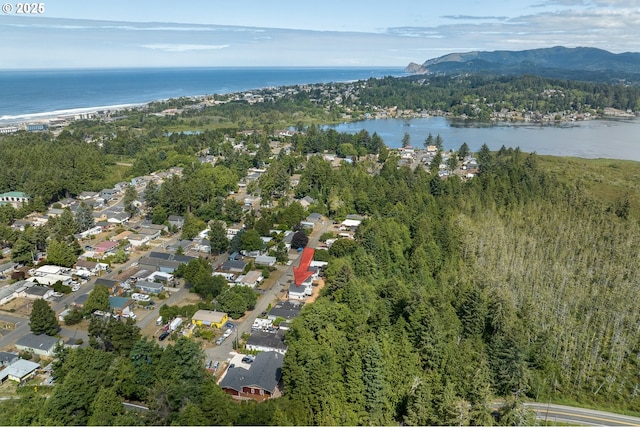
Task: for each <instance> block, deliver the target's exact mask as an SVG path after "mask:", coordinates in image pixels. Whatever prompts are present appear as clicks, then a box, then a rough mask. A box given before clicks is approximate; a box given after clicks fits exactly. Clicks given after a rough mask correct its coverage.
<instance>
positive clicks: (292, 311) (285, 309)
mask: <svg viewBox="0 0 640 427" xmlns="http://www.w3.org/2000/svg"><path fill="white" fill-rule="evenodd" d="M303 306H304V303H303V302H300V301H283V302H279V303H278V304H276V305H275V306H274V307H272V308H271V310H269V313H268V314H267V318H268V319H270V320H276V319H277V318H282V319H287V320H291V319H294V318H296V317H298V315H299V314H300V311H301V310H302V307H303Z"/></svg>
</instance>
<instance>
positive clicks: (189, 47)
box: [140, 43, 230, 52]
mask: <svg viewBox="0 0 640 427" xmlns="http://www.w3.org/2000/svg"><path fill="white" fill-rule="evenodd" d="M140 47H143V48H145V49H152V50H161V51H164V52H190V51H198V50H218V49H225V48H228V47H230V45H228V44H220V45H214V44H179V43H158V44H143V45H140Z"/></svg>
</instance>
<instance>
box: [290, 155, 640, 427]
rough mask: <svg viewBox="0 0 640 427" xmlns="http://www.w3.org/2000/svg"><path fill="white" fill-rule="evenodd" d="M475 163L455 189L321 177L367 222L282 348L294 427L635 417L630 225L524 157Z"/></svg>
mask: <svg viewBox="0 0 640 427" xmlns="http://www.w3.org/2000/svg"><path fill="white" fill-rule="evenodd" d="M479 157H480V159H482V165H481V167H482V169H483V171H484V172H483V173H482V175H481V176H480V177H479V178H478V179H475V180H472V181H470V182H469V183H466V184H461V183H460V182H459V181H458V180H457V179H455V178H453V179H449V180H447V181H444V182H440V181H439V180H438V179H437V178H436V179H434V178H433V177H431V176H429V175H427V174H426V173H425V172H423V171H421V170H418V171H416V172H412V171H410V170H409V169H408V168H400V169H397V168H396V167H394V165H393V161H388V162H387V164H386V165H385V166H384V168H383V169H382V172H381V173H380V175H379V176H375V177H373V178H368V179H369V182H368V183H366V184H365V185H358V184H357V183H358V182H360V180H362V179H363V178H362V174H359V173H358V171H357V169H356V170H352V169H348V170H342V171H341V174H337V175H335V178H334V182H333V185H332V188H331V190H329V191H330V192H331V191H341V192H342V193H350V190H349V189H350V188H358V191H364V194H361V195H360V196H359V197H360V198H362V197H364V198H366V199H368V201H369V202H370V203H369V205H368V211H369V212H366V213H370V214H371V215H372V218H371V219H370V220H369V221H368V222H367V223H365V224H364V225H363V226H361V228H360V229H359V230H358V235H357V239H356V241H357V244H356V245H347V246H346V247H345V246H343V245H341V246H340V249H338V248H332V251H331V252H332V253H333V254H334V255H338V254H339V255H340V256H339V257H337V258H335V259H334V260H333V261H332V263H331V265H330V269H329V271H328V286H327V288H326V292H325V293H324V297H323V298H322V299H320V300H319V301H317V302H316V303H314V304H313V305H311V306H309V307H307V308H306V309H305V311H304V312H303V315H302V318H301V319H300V321H299V322H298V323H296V324H295V328H294V330H293V331H292V332H291V333H290V335H289V339H288V342H289V345H290V350H289V353H288V354H287V357H286V359H285V363H286V365H285V367H286V375H285V381H286V387H287V388H286V389H287V393H288V395H289V397H290V398H291V399H294V400H299V401H302V402H303V403H304V405H303V406H304V407H307V408H310V412H307V414H306V417H305V418H303V419H300V420H296V422H300V423H305V424H310V423H320V424H358V423H373V424H380V423H382V424H387V423H394V422H401V421H402V422H405V423H407V424H416V425H424V424H458V423H463V424H464V423H472V424H489V423H491V422H492V419H491V417H490V409H489V407H488V404H489V402H491V401H492V399H493V398H494V397H495V396H503V397H512V398H517V399H538V400H547V399H558V398H573V399H576V400H578V401H583V402H590V401H597V402H599V403H600V404H602V405H605V406H609V407H619V408H625V409H634V410H637V409H638V407H639V403H640V401H639V400H638V397H637V392H638V385H639V378H638V366H637V363H638V355H639V353H638V350H640V348H639V347H638V344H639V341H638V334H637V332H638V329H637V327H638V324H639V323H638V322H639V321H640V316H639V315H638V312H637V306H638V292H637V289H636V287H637V284H638V282H639V280H640V276H639V274H640V269H639V267H638V253H639V252H638V250H639V249H640V247H639V245H640V244H639V243H638V242H639V241H640V229H639V228H638V224H637V222H636V221H635V220H630V219H625V218H627V216H626V215H625V212H623V211H620V210H615V209H611V207H610V206H606V205H605V204H602V203H600V202H598V201H596V200H594V199H592V198H590V197H588V196H587V195H586V194H585V193H584V192H582V191H581V190H578V189H575V188H572V187H566V186H563V185H561V184H559V183H558V182H557V181H556V180H555V179H554V178H553V177H551V176H549V175H548V174H547V173H545V172H543V171H542V170H541V168H539V166H538V161H537V159H536V156H535V155H525V154H522V153H520V152H519V151H518V150H515V151H514V150H504V151H503V152H501V154H500V155H491V154H489V153H487V152H486V151H485V152H484V153H480V156H479ZM342 180H345V181H342ZM350 180H354V182H355V183H356V184H355V185H354V184H350V183H349V181H350ZM338 188H339V189H340V190H338ZM348 195H349V194H343V198H342V199H343V200H354V199H355V197H353V196H355V195H354V194H350V195H351V196H352V197H351V198H349V197H348ZM353 206H355V205H353ZM362 213H365V212H362ZM516 407H517V406H516ZM504 415H505V416H506V417H507V418H503V419H502V421H501V423H515V424H519V423H522V422H523V419H522V418H520V417H521V416H523V414H522V413H519V412H517V411H516V413H509V414H504Z"/></svg>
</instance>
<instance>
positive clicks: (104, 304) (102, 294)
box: [82, 285, 111, 315]
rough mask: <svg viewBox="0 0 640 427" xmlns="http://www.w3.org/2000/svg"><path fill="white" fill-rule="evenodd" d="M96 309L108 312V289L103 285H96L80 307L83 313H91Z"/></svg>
mask: <svg viewBox="0 0 640 427" xmlns="http://www.w3.org/2000/svg"><path fill="white" fill-rule="evenodd" d="M96 310H101V311H105V312H109V311H111V310H110V305H109V289H108V288H107V287H106V286H104V285H96V286H95V287H94V288H93V290H92V291H91V292H90V293H89V296H88V297H87V301H86V302H85V303H84V306H83V307H82V312H83V313H84V314H85V315H88V314H91V313H93V312H94V311H96Z"/></svg>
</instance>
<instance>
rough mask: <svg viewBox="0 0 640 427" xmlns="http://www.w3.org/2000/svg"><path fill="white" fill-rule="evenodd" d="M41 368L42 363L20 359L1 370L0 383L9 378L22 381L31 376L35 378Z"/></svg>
mask: <svg viewBox="0 0 640 427" xmlns="http://www.w3.org/2000/svg"><path fill="white" fill-rule="evenodd" d="M38 369H40V364H38V363H35V362H31V361H30V360H25V359H18V360H15V361H14V362H13V363H12V364H11V365H9V366H8V367H6V368H5V369H3V370H2V371H0V383H3V382H5V381H6V380H7V379H9V380H11V381H15V382H18V383H21V382H22V381H25V380H27V379H29V378H33V377H34V376H35V375H36V373H37V372H38Z"/></svg>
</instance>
